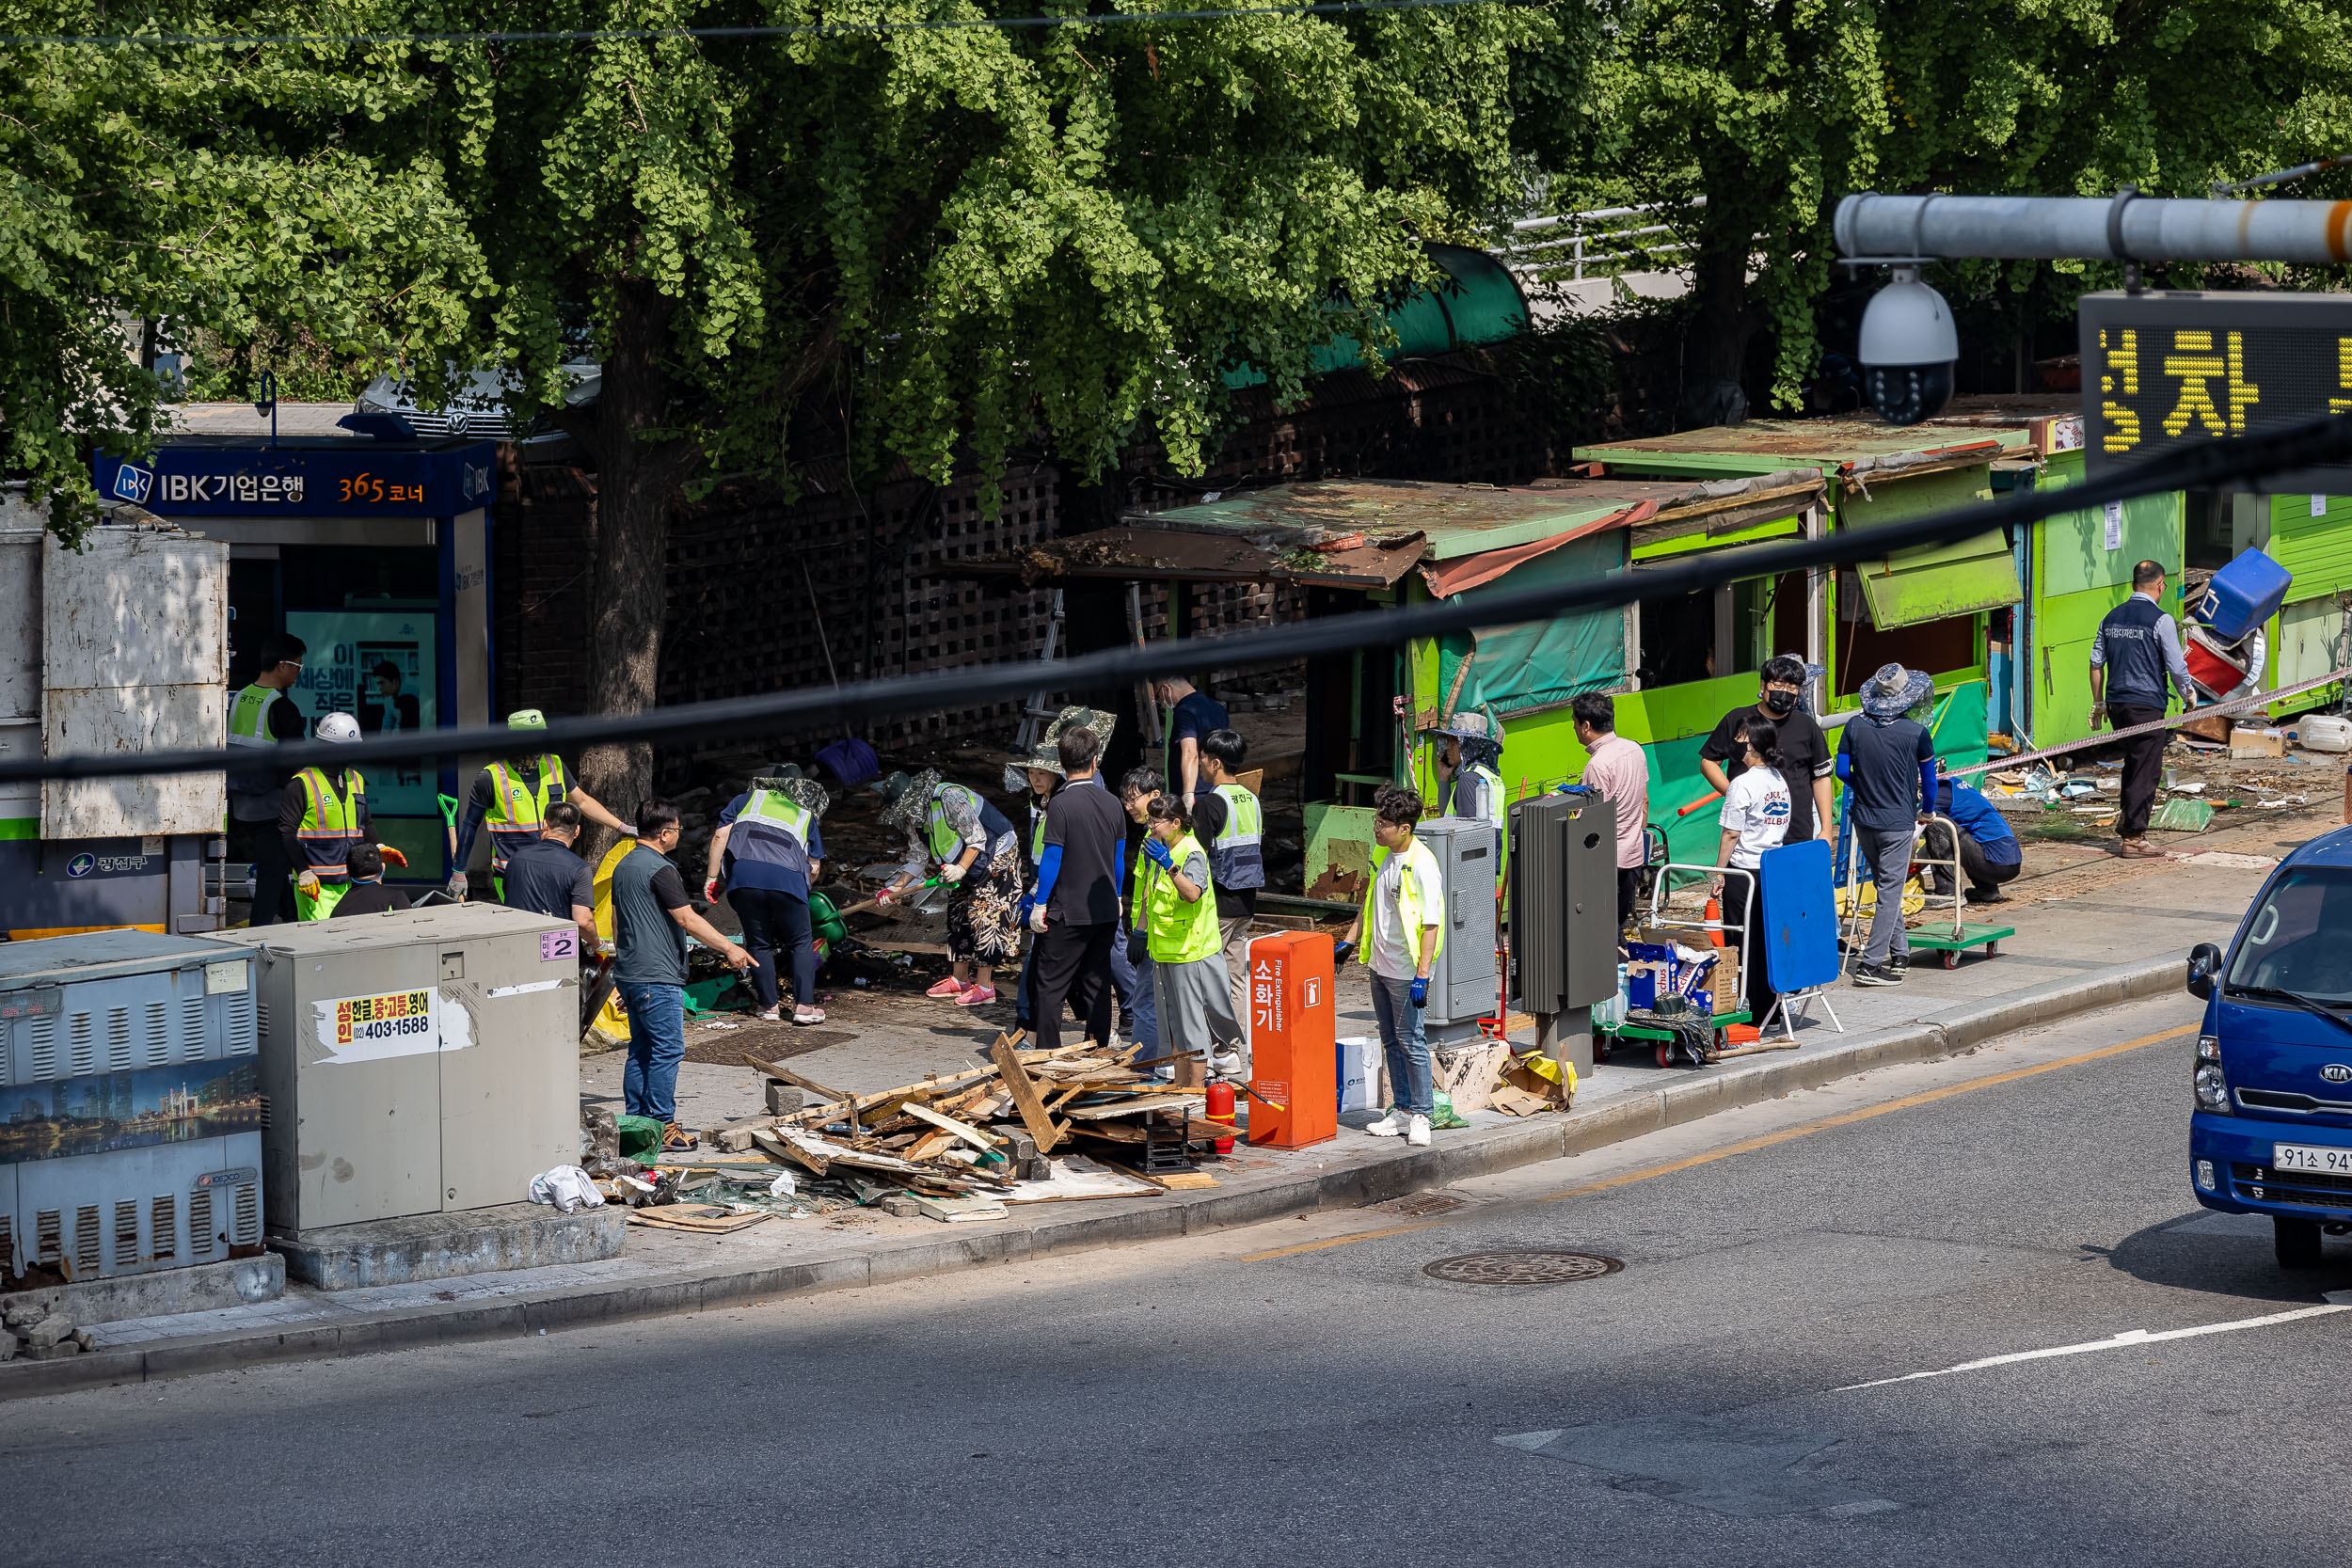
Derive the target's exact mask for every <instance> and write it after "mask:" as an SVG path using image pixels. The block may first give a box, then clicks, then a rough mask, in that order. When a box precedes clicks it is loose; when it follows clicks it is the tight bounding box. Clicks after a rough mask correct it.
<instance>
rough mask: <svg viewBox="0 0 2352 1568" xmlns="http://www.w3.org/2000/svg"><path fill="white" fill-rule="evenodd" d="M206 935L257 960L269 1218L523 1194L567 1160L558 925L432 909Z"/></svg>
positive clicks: (570, 1095) (564, 986) (572, 1064)
mask: <svg viewBox="0 0 2352 1568" xmlns="http://www.w3.org/2000/svg"><path fill="white" fill-rule="evenodd" d="M221 940H223V941H228V942H244V943H246V944H248V945H249V946H251V947H253V948H254V949H256V950H257V952H258V953H259V956H260V959H261V963H260V974H259V976H258V987H259V994H260V997H261V1005H262V1012H261V1038H262V1086H263V1088H264V1090H265V1091H266V1092H267V1094H268V1095H269V1097H270V1103H271V1107H272V1115H271V1120H270V1128H269V1132H268V1135H267V1136H266V1138H265V1139H264V1141H263V1148H262V1189H263V1196H264V1198H265V1200H266V1207H267V1212H268V1219H269V1227H270V1229H271V1230H273V1231H278V1232H296V1231H310V1230H316V1229H318V1228H320V1227H326V1226H338V1225H357V1224H359V1223H361V1222H364V1221H368V1220H384V1219H397V1218H399V1217H401V1216H403V1215H408V1214H431V1213H442V1212H457V1211H460V1210H466V1209H485V1208H489V1207H491V1206H492V1205H495V1204H501V1203H520V1202H522V1201H524V1199H525V1198H527V1197H528V1196H530V1189H531V1179H532V1177H533V1176H536V1175H537V1174H538V1173H540V1172H541V1171H544V1170H546V1169H548V1167H549V1166H551V1165H562V1164H572V1163H574V1162H575V1161H577V1160H578V1159H579V1158H580V1068H579V1062H580V1011H579V1008H580V990H579V986H580V971H579V958H578V954H579V948H580V932H579V929H578V927H574V926H573V925H572V924H571V922H569V921H565V920H550V919H548V917H546V916H544V915H536V914H527V913H525V912H523V911H520V910H510V909H504V908H501V906H499V905H495V904H460V905H441V906H438V907H437V908H433V909H429V910H401V911H389V912H387V913H384V914H370V915H354V916H349V917H345V918H342V919H333V920H321V921H313V922H310V923H306V924H301V925H293V926H265V927H262V928H261V929H260V930H250V929H248V930H241V931H229V932H224V933H222V937H221Z"/></svg>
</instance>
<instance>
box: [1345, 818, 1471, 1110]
mask: <svg viewBox="0 0 2352 1568" xmlns="http://www.w3.org/2000/svg"><path fill="white" fill-rule="evenodd" d="M1372 812H1373V816H1372V837H1373V842H1374V843H1375V844H1377V845H1378V846H1379V847H1381V848H1383V849H1386V850H1387V851H1388V852H1389V853H1388V859H1386V860H1385V861H1383V862H1381V863H1380V869H1379V870H1377V871H1375V872H1374V873H1373V877H1372V881H1371V883H1370V885H1368V886H1367V887H1366V888H1365V889H1364V906H1363V908H1362V909H1361V910H1359V911H1357V914H1356V918H1355V919H1354V920H1353V921H1351V922H1350V923H1349V924H1348V927H1347V937H1346V940H1345V941H1343V942H1341V943H1340V944H1339V948H1338V951H1337V953H1336V954H1335V957H1337V958H1339V959H1340V960H1341V961H1343V962H1344V961H1345V960H1346V959H1347V958H1349V957H1350V956H1351V955H1353V954H1356V953H1357V952H1359V943H1363V944H1368V950H1366V951H1364V959H1365V962H1367V963H1368V964H1370V965H1371V966H1372V1011H1373V1016H1374V1017H1375V1019H1376V1020H1378V1022H1379V1024H1380V1047H1381V1050H1382V1052H1383V1053H1385V1054H1386V1055H1387V1057H1388V1062H1389V1093H1390V1094H1391V1096H1392V1097H1393V1099H1392V1101H1391V1103H1390V1106H1389V1114H1388V1115H1387V1116H1385V1117H1381V1118H1380V1119H1379V1120H1378V1121H1375V1122H1374V1123H1373V1124H1372V1125H1371V1126H1370V1127H1367V1128H1365V1129H1364V1131H1365V1132H1369V1133H1371V1134H1372V1135H1373V1136H1374V1137H1375V1138H1393V1137H1395V1136H1396V1135H1397V1134H1398V1133H1400V1132H1402V1133H1404V1134H1405V1141H1406V1143H1408V1144H1411V1145H1413V1146H1414V1147H1415V1148H1425V1147H1426V1146H1427V1145H1428V1142H1429V1117H1430V1115H1431V1114H1432V1113H1433V1112H1434V1111H1435V1110H1436V1109H1437V1089H1436V1085H1435V1084H1434V1083H1433V1082H1432V1081H1431V1078H1430V1072H1429V1042H1428V1039H1427V1037H1426V1036H1425V1035H1424V1034H1423V1032H1422V1008H1424V1007H1426V1006H1429V974H1430V971H1431V970H1433V969H1435V968H1436V967H1437V963H1438V954H1439V953H1440V952H1442V951H1443V950H1444V948H1445V927H1444V925H1443V924H1442V922H1443V918H1444V907H1445V883H1444V879H1443V878H1442V877H1441V876H1440V875H1439V873H1438V857H1437V856H1435V855H1433V854H1431V853H1430V852H1429V847H1428V846H1427V845H1425V844H1423V843H1422V842H1421V841H1420V840H1419V839H1418V838H1416V837H1415V836H1414V834H1413V824H1414V823H1416V822H1419V821H1420V820H1421V796H1420V795H1419V793H1417V792H1416V791H1413V790H1410V789H1406V787H1404V786H1403V785H1402V784H1383V785H1381V786H1380V788H1379V789H1378V790H1377V791H1376V792H1375V794H1374V795H1373V798H1372Z"/></svg>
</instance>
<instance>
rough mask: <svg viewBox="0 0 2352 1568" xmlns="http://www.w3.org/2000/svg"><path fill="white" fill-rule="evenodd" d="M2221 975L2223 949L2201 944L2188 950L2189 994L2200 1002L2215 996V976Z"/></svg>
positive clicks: (2208, 943) (2210, 944)
mask: <svg viewBox="0 0 2352 1568" xmlns="http://www.w3.org/2000/svg"><path fill="white" fill-rule="evenodd" d="M2220 973H2221V949H2220V948H2218V947H2216V946H2215V945H2214V944H2213V943H2212V942H2199V943H2198V944H2197V945H2196V946H2194V947H2192V948H2190V949H2189V950H2188V979H2187V982H2186V983H2187V986H2188V993H2189V995H2191V996H2193V997H2195V998H2197V1000H2199V1001H2200V1002H2202V1001H2204V1000H2206V999H2207V998H2208V997H2210V996H2212V995H2213V980H2214V976H2215V975H2217V974H2220Z"/></svg>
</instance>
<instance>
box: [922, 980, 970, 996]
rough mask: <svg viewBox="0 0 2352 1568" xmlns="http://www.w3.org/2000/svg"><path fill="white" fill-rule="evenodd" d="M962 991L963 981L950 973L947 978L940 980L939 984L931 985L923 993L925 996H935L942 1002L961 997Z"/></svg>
mask: <svg viewBox="0 0 2352 1568" xmlns="http://www.w3.org/2000/svg"><path fill="white" fill-rule="evenodd" d="M963 992H964V984H963V982H962V981H961V980H959V979H957V978H956V977H955V976H954V975H952V974H950V975H948V976H947V978H946V979H945V980H942V981H940V982H939V984H937V985H935V986H933V987H932V988H931V989H930V990H927V991H925V992H924V993H923V994H924V995H925V996H936V997H938V998H939V999H940V1000H941V1001H943V1002H956V1001H961V999H962V997H963Z"/></svg>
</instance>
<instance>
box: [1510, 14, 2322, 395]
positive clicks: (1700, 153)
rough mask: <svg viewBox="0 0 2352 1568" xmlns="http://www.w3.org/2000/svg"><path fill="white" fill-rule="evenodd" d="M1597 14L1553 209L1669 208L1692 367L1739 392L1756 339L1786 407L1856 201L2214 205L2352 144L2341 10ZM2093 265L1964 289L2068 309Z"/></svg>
mask: <svg viewBox="0 0 2352 1568" xmlns="http://www.w3.org/2000/svg"><path fill="white" fill-rule="evenodd" d="M1603 16H1604V33H1605V36H1606V37H1607V38H1608V40H1610V47H1609V48H1608V51H1607V53H1606V55H1605V57H1604V58H1603V59H1602V60H1601V61H1600V62H1599V64H1598V66H1597V69H1596V71H1595V76H1594V92H1593V94H1592V96H1591V98H1590V99H1589V101H1587V102H1586V103H1582V104H1580V105H1578V106H1577V109H1576V126H1577V128H1578V131H1579V134H1577V135H1575V136H1574V137H1573V147H1572V150H1570V151H1568V152H1567V153H1566V154H1565V158H1564V161H1563V163H1562V164H1561V165H1560V166H1559V167H1560V169H1561V171H1562V172H1561V175H1560V177H1559V178H1558V179H1557V180H1556V182H1555V183H1554V186H1553V189H1554V191H1555V193H1556V197H1555V199H1556V201H1557V203H1558V204H1559V205H1561V206H1563V207H1569V206H1583V205H1596V204H1599V203H1601V202H1616V201H1641V202H1661V203H1666V204H1669V206H1670V208H1672V209H1673V211H1672V214H1671V221H1673V222H1674V223H1675V225H1676V227H1677V238H1678V239H1680V240H1683V241H1684V242H1686V243H1688V244H1689V245H1691V246H1692V251H1691V252H1690V256H1691V258H1692V262H1693V280H1694V287H1693V294H1694V299H1693V309H1694V320H1693V325H1692V339H1691V352H1690V365H1691V374H1692V379H1693V380H1694V381H1697V382H1701V383H1704V382H1708V381H1737V380H1739V379H1740V377H1741V372H1742V370H1743V368H1744V367H1745V365H1746V364H1747V358H1748V346H1749V343H1750V341H1751V340H1752V339H1753V338H1754V337H1755V335H1756V333H1757V332H1759V331H1763V332H1766V333H1768V334H1769V340H1770V343H1771V347H1772V372H1771V383H1772V401H1773V402H1774V403H1776V404H1779V405H1781V406H1784V407H1794V406H1795V405H1796V401H1797V394H1798V388H1799V387H1800V386H1801V384H1802V383H1803V381H1804V378H1805V377H1806V376H1807V375H1808V374H1809V373H1810V372H1811V371H1812V369H1813V367H1814V365H1815V363H1816V361H1817V359H1818V356H1819V352H1820V347H1819V344H1818V342H1817V340H1816V336H1815V331H1814V312H1815V308H1816V305H1817V302H1818V301H1819V299H1820V295H1821V293H1822V291H1823V288H1824V286H1825V285H1826V284H1827V282H1828V281H1829V276H1830V272H1829V269H1830V261H1831V258H1832V257H1833V256H1834V254H1835V248H1834V246H1833V245H1832V243H1831V237H1830V232H1829V224H1830V219H1831V216H1832V214H1834V212H1835V210H1836V202H1837V198H1839V197H1841V196H1843V195H1845V194H1847V193H1849V192H1851V191H1857V190H1881V191H1927V190H1951V191H1965V192H1974V193H2020V194H2033V195H2046V196H2075V195H2105V194H2107V193H2109V192H2111V191H2113V190H2114V189H2115V188H2116V187H2117V186H2118V185H2119V184H2122V183H2125V182H2129V183H2133V184H2137V185H2138V186H2140V187H2141V188H2142V189H2143V190H2145V191H2147V192H2148V193H2149V194H2152V195H2167V196H2202V195H2204V194H2205V192H2206V189H2207V186H2208V184H2209V183H2210V182H2212V181H2214V180H2217V179H2229V178H2243V177H2246V176H2248V175H2251V174H2254V173H2258V172H2261V171H2263V170H2265V169H2267V168H2271V167H2275V166H2279V165H2281V164H2289V163H2297V162H2301V161H2303V160H2305V159H2307V158H2311V157H2316V156H2322V155H2325V154H2328V153H2330V152H2334V151H2339V150H2345V149H2346V147H2347V146H2352V101H2348V100H2347V97H2346V87H2347V83H2352V49H2348V48H2347V39H2346V25H2347V8H2346V7H2345V6H2344V4H2343V3H2342V0H2121V3H2119V0H1968V3H1954V0H1912V3H1903V4H1897V3H1872V0H1774V3H1772V4H1769V5H1757V6H1729V5H1724V4H1720V3H1718V0H1604V9H1603ZM1564 139H1565V138H1564ZM1702 197H1703V198H1705V206H1704V207H1694V206H1691V205H1689V204H1690V203H1692V202H1693V201H1694V200H1695V199H1696V198H1702ZM2080 270H2081V269H2080V268H2079V267H2069V266H2066V265H2065V264H2063V263H2061V264H2060V267H2059V268H2058V269H2053V268H2051V267H2049V266H2047V265H2037V264H2034V263H2018V264H2011V265H2005V266H2000V267H1994V266H1993V265H1991V264H1971V265H1967V266H1964V267H1963V268H1959V269H1955V271H1956V274H1957V276H1956V277H1955V278H1954V279H1952V280H1951V281H1952V282H1953V283H1954V284H1955V286H1956V287H1957V288H1959V289H1960V290H1963V291H1975V292H1979V293H1997V294H1999V295H2002V296H2009V297H2022V296H2026V295H2027V294H2031V295H2032V296H2033V297H2034V298H2035V299H2037V300H2039V301H2040V302H2041V303H2040V305H2039V306H2038V308H2039V309H2063V308H2066V307H2069V306H2071V304H2072V300H2073V294H2074V285H2073V284H2072V283H2070V282H2067V281H2065V279H2066V278H2068V277H2071V276H2074V275H2076V274H2079V273H2080ZM2096 274H2097V269H2094V276H2096Z"/></svg>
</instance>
